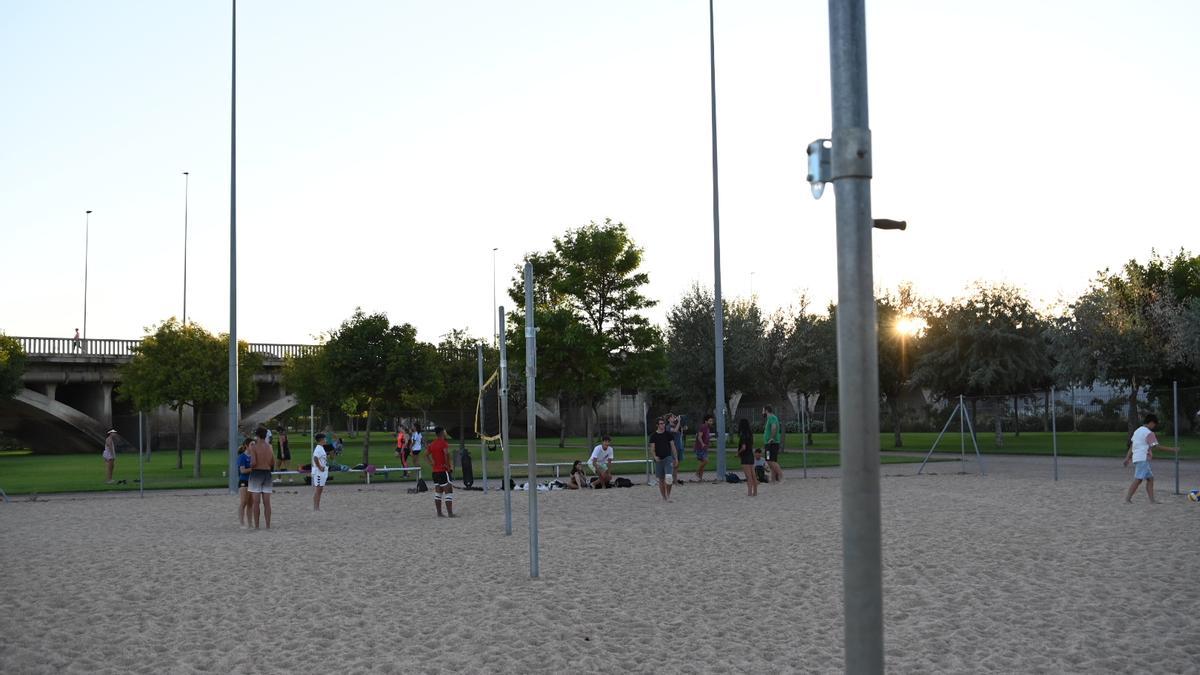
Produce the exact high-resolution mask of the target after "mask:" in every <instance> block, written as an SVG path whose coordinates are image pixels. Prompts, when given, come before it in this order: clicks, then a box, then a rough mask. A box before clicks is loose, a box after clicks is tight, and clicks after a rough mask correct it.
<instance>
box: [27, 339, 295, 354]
mask: <svg viewBox="0 0 1200 675" xmlns="http://www.w3.org/2000/svg"><path fill="white" fill-rule="evenodd" d="M13 339H14V340H16V341H17V342H19V343H20V345H21V348H22V349H24V350H25V353H26V354H30V355H35V356H58V355H66V356H70V355H72V354H79V355H87V356H124V357H132V356H133V354H134V349H135V348H136V347H137V346H138V345H140V344H141V343H142V341H141V340H114V339H110V338H88V339H86V340H84V339H80V340H76V339H75V338H64V337H19V336H16V335H14V336H13ZM316 348H317V347H316V345H285V344H271V343H260V342H252V343H250V351H252V352H258V353H261V354H266V355H268V356H272V357H275V358H277V359H285V358H288V357H300V356H305V355H306V354H310V353H312V352H313V351H314V350H315V349H316Z"/></svg>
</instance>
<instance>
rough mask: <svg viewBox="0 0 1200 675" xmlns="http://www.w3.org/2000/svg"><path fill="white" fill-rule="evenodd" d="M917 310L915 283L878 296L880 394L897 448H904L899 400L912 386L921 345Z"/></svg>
mask: <svg viewBox="0 0 1200 675" xmlns="http://www.w3.org/2000/svg"><path fill="white" fill-rule="evenodd" d="M917 311H918V309H917V298H916V296H915V295H914V294H913V290H912V286H910V285H907V284H905V285H902V286H900V289H899V290H898V292H897V293H896V294H895V295H892V294H887V295H884V296H883V297H880V298H876V299H875V317H876V323H877V325H878V326H879V331H878V333H879V394H880V396H881V397H882V398H883V402H884V404H885V405H886V406H887V409H888V416H889V417H891V421H892V444H893V446H894V447H897V448H901V447H904V439H903V436H902V435H901V421H902V418H903V411H902V410H901V409H900V401H901V398H902V397H903V396H904V393H905V392H906V391H908V390H909V389H910V387H911V379H912V371H913V366H914V364H915V361H916V358H917V356H918V354H919V352H918V350H919V348H920V333H921V329H920V325H919V323H918V322H917V321H916V314H917Z"/></svg>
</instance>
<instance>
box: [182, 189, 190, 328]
mask: <svg viewBox="0 0 1200 675" xmlns="http://www.w3.org/2000/svg"><path fill="white" fill-rule="evenodd" d="M189 181H190V177H189V175H188V172H187V171H184V172H183V319H182V320H183V325H185V326H186V325H187V245H188V182H189Z"/></svg>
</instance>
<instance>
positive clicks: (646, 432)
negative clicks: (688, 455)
mask: <svg viewBox="0 0 1200 675" xmlns="http://www.w3.org/2000/svg"><path fill="white" fill-rule="evenodd" d="M648 417H650V404H648V403H646V402H645V401H642V447H644V448H645V450H646V485H649V484H650V426H649V424H650V421H649V419H647V418H648ZM680 452H681V453H682V452H683V450H680Z"/></svg>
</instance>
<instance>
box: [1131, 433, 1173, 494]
mask: <svg viewBox="0 0 1200 675" xmlns="http://www.w3.org/2000/svg"><path fill="white" fill-rule="evenodd" d="M1157 428H1158V417H1157V416H1155V415H1146V419H1145V420H1144V421H1143V422H1142V426H1140V427H1138V428H1137V431H1135V432H1133V437H1132V438H1130V439H1129V450H1127V451H1126V452H1125V463H1124V464H1123V466H1129V463H1130V462H1133V484H1132V485H1130V486H1129V492H1127V493H1126V494H1125V503H1126V504H1131V503H1133V495H1134V493H1136V492H1137V489H1138V486H1139V485H1141V484H1142V481H1146V496H1148V497H1150V503H1151V504H1157V503H1158V502H1156V501H1154V472H1152V471H1151V470H1150V460H1151V458H1153V456H1154V450H1156V449H1157V450H1166V451H1167V452H1179V448H1168V447H1167V446H1165V445H1159V444H1158V437H1157V436H1155V435H1154V430H1155V429H1157Z"/></svg>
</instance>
